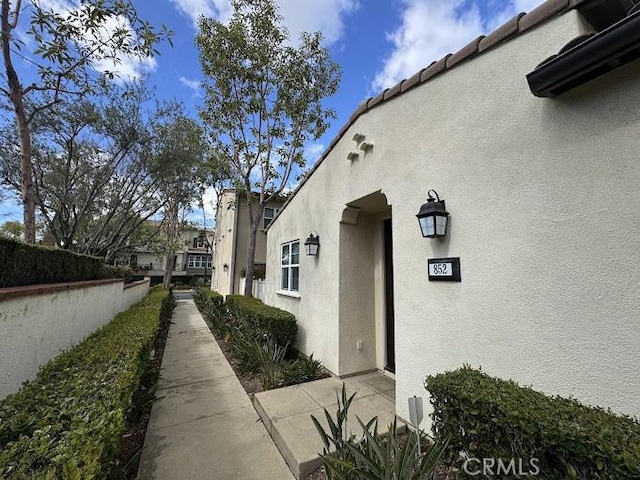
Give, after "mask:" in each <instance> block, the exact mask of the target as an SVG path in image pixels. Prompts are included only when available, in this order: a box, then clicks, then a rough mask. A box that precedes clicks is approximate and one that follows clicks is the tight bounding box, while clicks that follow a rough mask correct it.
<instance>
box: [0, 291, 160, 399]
mask: <svg viewBox="0 0 640 480" xmlns="http://www.w3.org/2000/svg"><path fill="white" fill-rule="evenodd" d="M81 283H83V284H85V285H84V286H79V285H80V284H81ZM56 285H59V284H56ZM66 285H68V287H65V288H64V289H60V288H58V289H55V291H49V292H47V289H46V288H45V290H44V292H45V293H40V294H36V293H34V294H24V295H20V296H17V297H15V298H9V299H7V300H3V301H1V302H0V332H2V335H0V365H1V368H0V398H4V397H6V396H7V395H9V394H11V393H14V392H16V391H17V390H18V389H19V388H20V385H21V384H22V382H24V381H27V380H31V379H33V378H35V375H36V373H37V372H38V369H39V368H40V366H42V365H44V364H45V363H47V362H48V361H49V360H51V359H53V358H55V357H56V356H57V355H59V354H60V353H61V352H62V351H64V350H67V349H69V348H71V347H73V346H74V345H76V344H78V343H79V342H80V341H81V340H82V339H84V338H85V337H87V336H88V335H90V334H91V333H93V332H94V331H95V330H97V329H98V328H100V327H102V326H103V325H105V324H106V323H108V322H109V321H111V320H112V319H113V317H114V316H115V315H116V314H117V313H119V312H120V311H122V310H125V309H127V308H128V307H129V306H130V305H131V304H133V303H135V302H136V301H138V300H140V299H141V298H142V297H144V295H146V293H148V290H149V280H148V279H147V280H145V281H142V282H139V283H138V284H137V285H136V286H133V287H131V288H128V289H125V290H123V283H122V281H112V282H108V281H106V282H105V281H102V282H79V283H78V284H75V285H74V284H66ZM42 287H43V286H39V287H38V288H42ZM44 287H47V286H44ZM54 288H55V287H54ZM54 288H51V289H49V290H54ZM28 289H29V287H22V290H24V291H25V292H23V293H26V292H27V291H28Z"/></svg>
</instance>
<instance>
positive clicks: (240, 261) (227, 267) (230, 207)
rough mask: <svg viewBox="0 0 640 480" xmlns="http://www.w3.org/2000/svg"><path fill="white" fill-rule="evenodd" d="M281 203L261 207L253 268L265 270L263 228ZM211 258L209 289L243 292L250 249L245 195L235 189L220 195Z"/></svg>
mask: <svg viewBox="0 0 640 480" xmlns="http://www.w3.org/2000/svg"><path fill="white" fill-rule="evenodd" d="M283 203H284V202H283V201H274V202H271V203H269V205H268V206H266V207H265V208H264V214H263V218H262V228H261V229H260V230H259V231H258V235H257V237H256V256H255V262H254V264H255V266H256V267H257V269H258V270H262V271H264V266H265V256H266V251H267V236H266V233H265V229H266V228H267V226H269V224H270V223H271V221H272V220H273V218H274V217H275V216H276V215H277V214H278V212H279V211H280V208H282V204H283ZM213 245H214V259H213V272H212V276H211V288H212V290H215V291H217V292H219V293H221V294H222V295H229V294H237V293H243V292H241V291H240V279H241V278H243V277H244V271H245V268H246V265H247V248H248V246H249V212H248V211H247V198H246V195H244V194H242V193H240V192H238V191H237V190H234V189H228V190H225V191H224V192H222V198H221V201H220V207H219V208H218V211H217V212H216V233H215V236H214V240H213Z"/></svg>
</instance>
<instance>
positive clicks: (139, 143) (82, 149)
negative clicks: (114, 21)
mask: <svg viewBox="0 0 640 480" xmlns="http://www.w3.org/2000/svg"><path fill="white" fill-rule="evenodd" d="M147 100H148V94H147V91H146V89H145V88H144V86H143V85H137V86H133V85H132V86H130V88H128V89H127V93H126V94H123V93H122V92H121V91H119V90H114V91H112V92H111V93H110V95H108V96H107V97H106V98H102V97H100V98H91V97H83V98H82V99H80V100H78V101H75V102H72V101H68V99H66V100H63V101H61V102H58V103H57V104H56V105H54V106H52V107H50V108H48V109H47V110H46V111H43V112H41V113H40V114H39V115H38V116H37V117H36V118H35V119H34V121H33V123H32V138H33V155H32V166H33V178H34V193H35V199H34V203H35V205H36V207H37V209H38V211H39V213H40V218H41V219H42V221H43V223H44V224H45V227H46V232H47V235H48V236H50V237H51V238H53V240H54V241H55V243H56V245H58V246H59V247H61V248H65V249H72V250H75V251H79V252H83V253H90V254H93V255H97V256H102V257H104V258H105V259H106V260H107V261H111V260H112V259H113V258H114V256H115V255H117V254H118V252H120V251H122V250H126V249H128V248H130V247H131V244H132V242H134V243H140V242H142V241H143V238H142V237H144V235H142V234H141V232H138V230H139V229H140V227H141V226H142V225H143V224H144V223H145V221H146V220H147V219H149V218H151V217H152V216H153V215H154V214H155V213H156V212H157V211H158V210H159V209H160V208H161V207H162V206H163V205H164V200H163V198H162V196H161V195H160V185H161V182H162V178H161V176H159V175H153V171H152V169H153V168H155V165H152V164H151V156H150V148H151V143H152V140H153V138H152V135H153V132H152V129H151V126H150V122H151V121H152V120H153V118H155V117H157V116H159V115H162V114H163V111H162V109H160V110H154V111H149V112H145V111H143V109H144V104H145V102H146V101H147ZM171 108H173V107H171ZM0 132H1V133H0V139H2V142H3V144H4V145H11V146H12V148H5V149H3V150H1V151H0V180H1V181H2V182H3V183H5V184H6V185H8V186H9V187H10V188H12V189H13V190H14V191H16V192H19V191H20V188H21V182H20V168H19V164H20V159H19V155H18V153H17V152H19V145H18V144H19V141H18V139H17V138H16V134H15V131H14V130H12V129H10V128H6V129H1V130H0ZM133 237H135V238H133Z"/></svg>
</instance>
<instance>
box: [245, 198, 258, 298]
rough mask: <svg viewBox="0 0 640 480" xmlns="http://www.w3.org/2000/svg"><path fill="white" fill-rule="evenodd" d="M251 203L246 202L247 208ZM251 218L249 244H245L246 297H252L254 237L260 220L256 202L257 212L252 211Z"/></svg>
mask: <svg viewBox="0 0 640 480" xmlns="http://www.w3.org/2000/svg"><path fill="white" fill-rule="evenodd" d="M251 206H252V205H251V204H247V208H249V209H251ZM249 218H250V219H251V221H250V225H249V245H248V246H247V267H246V271H247V273H246V278H245V280H246V283H245V285H244V294H245V296H247V297H253V272H254V270H255V268H254V262H255V259H256V237H257V236H258V230H259V227H260V222H261V221H262V205H261V204H260V203H258V208H257V212H254V214H253V216H252V215H251V214H250V215H249Z"/></svg>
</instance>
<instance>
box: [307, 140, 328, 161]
mask: <svg viewBox="0 0 640 480" xmlns="http://www.w3.org/2000/svg"><path fill="white" fill-rule="evenodd" d="M324 150H325V146H324V145H323V144H322V143H317V142H316V143H309V144H307V145H305V147H304V158H305V159H306V160H307V166H309V165H313V164H315V163H316V160H318V158H320V155H322V153H323V152H324Z"/></svg>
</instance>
